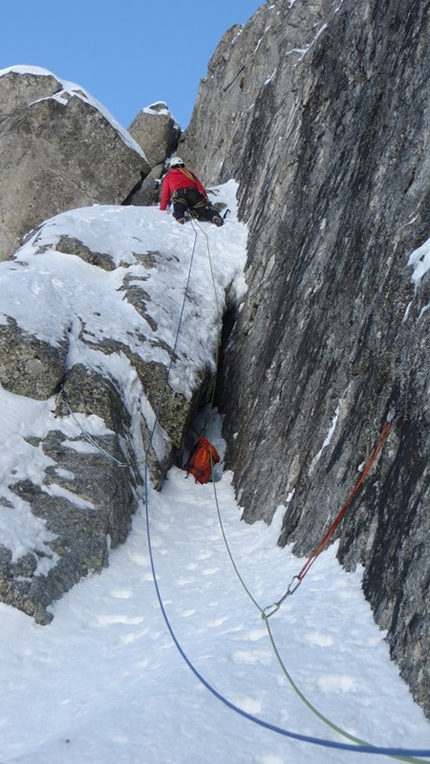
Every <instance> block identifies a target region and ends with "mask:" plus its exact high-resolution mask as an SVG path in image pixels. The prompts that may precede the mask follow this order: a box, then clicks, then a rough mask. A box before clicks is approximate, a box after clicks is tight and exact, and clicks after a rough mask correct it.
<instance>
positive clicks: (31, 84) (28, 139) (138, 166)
mask: <svg viewBox="0 0 430 764" xmlns="http://www.w3.org/2000/svg"><path fill="white" fill-rule="evenodd" d="M0 102H1V106H0V206H1V215H0V260H4V259H6V258H7V257H9V256H10V255H11V254H12V253H13V252H14V251H15V250H16V249H17V247H18V246H19V244H20V243H21V239H22V237H23V236H24V235H25V234H26V233H27V232H28V231H30V230H32V229H33V228H34V227H36V226H37V225H39V224H40V223H42V222H43V221H44V220H46V219H47V218H49V217H52V216H53V215H56V214H57V213H59V212H63V211H65V210H69V209H73V208H75V207H80V206H85V205H90V204H119V203H121V202H122V201H123V200H124V199H125V198H126V197H127V196H128V194H129V193H130V191H131V189H132V188H133V187H134V186H135V185H136V184H137V183H138V182H140V181H141V179H142V177H143V176H145V175H147V174H148V172H149V170H150V167H149V165H148V163H147V161H146V159H145V157H144V155H143V153H142V151H141V150H140V148H139V146H138V145H137V144H136V143H135V142H134V141H133V139H132V138H131V136H129V135H128V134H127V133H126V131H125V130H124V129H123V128H121V127H120V125H119V124H117V123H115V122H114V120H113V119H112V118H111V117H110V115H107V114H106V112H105V111H104V110H103V109H102V108H101V106H100V104H97V102H94V101H93V100H92V99H91V97H90V96H89V95H88V94H87V93H85V92H84V91H82V90H81V89H80V88H78V87H77V86H71V85H70V84H63V83H62V82H60V81H59V80H57V79H56V77H54V76H53V75H52V74H50V73H49V72H47V71H45V70H43V69H40V70H39V69H36V70H30V69H29V70H26V69H25V67H15V68H13V69H9V70H3V72H0Z"/></svg>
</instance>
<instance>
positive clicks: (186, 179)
mask: <svg viewBox="0 0 430 764" xmlns="http://www.w3.org/2000/svg"><path fill="white" fill-rule="evenodd" d="M170 167H171V169H170V170H169V172H168V173H167V175H166V176H165V178H164V180H163V186H162V189H161V198H160V210H165V209H166V207H167V205H168V204H170V203H172V204H173V217H174V218H175V219H176V220H177V221H178V223H185V213H186V212H187V210H190V211H192V212H193V213H195V216H196V217H198V218H200V219H201V220H208V221H210V222H211V223H214V224H215V225H217V226H221V225H223V223H224V221H223V219H222V217H221V216H220V215H219V214H218V212H217V211H216V210H214V208H213V207H212V206H211V204H210V203H209V199H208V195H207V193H206V190H205V188H204V187H203V186H202V184H201V183H200V181H199V179H198V177H197V175H196V174H195V173H194V172H191V170H186V169H185V164H184V162H183V161H182V159H181V158H180V157H174V158H173V159H172V161H171V162H170Z"/></svg>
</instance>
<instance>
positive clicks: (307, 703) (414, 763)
mask: <svg viewBox="0 0 430 764" xmlns="http://www.w3.org/2000/svg"><path fill="white" fill-rule="evenodd" d="M191 224H192V226H193V227H194V226H197V228H198V229H199V230H200V231H201V232H202V233H203V234H204V236H205V239H206V247H207V253H208V261H209V269H210V274H211V279H212V286H213V291H214V296H215V306H216V323H217V342H216V350H215V362H216V368H218V362H219V347H220V338H221V329H220V327H221V317H220V309H219V302H218V295H217V291H216V284H215V277H214V272H213V267H212V257H211V251H210V245H209V237H208V235H207V233H206V231H205V230H204V229H203V228H202V227H201V226H199V224H198V223H197V222H196V221H193V220H192V219H191ZM215 387H216V385H215V384H214V385H213V390H212V395H211V400H210V414H209V440H210V439H211V434H212V422H213V409H214V400H215ZM213 466H214V465H213V461H212V454H211V469H212V476H213ZM212 485H213V492H214V499H215V506H216V511H217V516H218V522H219V525H220V530H221V534H222V538H223V541H224V545H225V548H226V551H227V554H228V556H229V558H230V562H231V564H232V566H233V569H234V571H235V573H236V576H237V578H238V580H239V581H240V583H241V585H242V587H243V589H244V591H245V592H246V594H247V595H248V597H249V599H250V600H251V602H252V603H253V604H254V606H255V607H256V608H257V610H258V611H259V612H260V615H261V617H262V619H263V620H264V623H265V625H266V629H267V634H268V637H269V640H270V643H271V646H272V649H273V652H274V654H275V657H276V659H277V661H278V663H279V666H280V668H281V670H282V672H283V674H284V676H285V677H286V679H287V680H288V682H289V684H290V686H291V687H292V689H293V690H294V692H295V693H296V694H297V696H298V697H299V698H300V700H301V701H302V702H303V703H304V704H305V706H306V707H307V708H308V709H309V710H310V711H311V712H312V713H313V714H314V715H315V716H316V717H317V718H318V719H320V721H322V722H323V723H324V724H325V725H326V726H327V727H329V728H330V729H332V730H333V731H334V732H337V733H338V734H339V735H341V736H343V737H345V738H347V739H348V740H351V741H352V742H353V743H357V745H365V746H369V749H370V751H369V752H371V749H372V747H373V746H372V744H371V743H367V742H366V741H365V740H362V739H361V738H358V737H355V736H354V735H351V734H350V733H349V732H347V731H346V730H344V729H342V727H338V726H337V724H335V723H334V722H332V721H330V719H328V718H327V717H326V716H324V714H322V713H321V712H320V711H318V709H317V708H315V706H313V705H312V703H311V702H310V701H309V700H308V699H307V698H306V696H305V695H304V694H303V693H302V692H301V690H300V689H299V687H298V686H297V685H296V683H295V682H294V680H293V678H292V677H291V675H290V673H289V671H288V669H287V667H286V666H285V663H284V661H283V659H282V657H281V655H280V653H279V650H278V647H277V645H276V642H275V639H274V636H273V633H272V630H271V628H270V624H269V620H268V617H267V616H266V614H265V612H264V609H263V608H262V607H261V606H260V605H259V603H258V602H257V600H256V599H255V597H254V596H253V594H252V593H251V591H250V589H249V587H248V586H247V584H246V583H245V581H244V579H243V576H242V575H241V573H240V571H239V568H238V567H237V564H236V561H235V559H234V556H233V553H232V551H231V548H230V544H229V542H228V539H227V535H226V532H225V527H224V522H223V519H222V515H221V509H220V505H219V501H218V492H217V488H216V483H215V480H213V481H212ZM390 758H393V759H397V760H398V761H407V762H411V764H426V762H424V760H423V759H416V758H413V757H409V756H390Z"/></svg>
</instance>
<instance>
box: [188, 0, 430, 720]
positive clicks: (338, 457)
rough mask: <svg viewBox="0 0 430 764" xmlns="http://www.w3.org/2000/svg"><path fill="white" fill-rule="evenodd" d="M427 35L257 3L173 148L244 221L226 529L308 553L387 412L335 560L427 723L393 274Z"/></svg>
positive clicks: (370, 15) (418, 445)
mask: <svg viewBox="0 0 430 764" xmlns="http://www.w3.org/2000/svg"><path fill="white" fill-rule="evenodd" d="M429 27H430V23H429V3H428V2H427V1H425V2H422V0H385V1H384V2H380V0H359V2H353V0H343V2H342V0H336V2H331V1H330V2H324V1H323V0H321V1H320V2H305V1H304V0H295V2H288V3H287V2H284V1H283V0H277V1H274V2H271V3H266V4H265V5H263V6H262V7H261V8H260V9H259V11H258V12H257V13H256V14H255V16H254V17H253V18H252V19H251V20H250V22H249V23H248V24H247V25H246V26H245V27H244V28H243V29H242V28H241V27H233V28H232V29H231V30H230V31H229V32H228V33H227V35H226V36H225V37H224V39H223V40H222V41H221V43H220V45H219V47H218V49H217V51H216V52H215V54H214V56H213V58H212V60H211V62H210V64H209V70H208V77H207V79H206V80H203V81H202V83H201V87H200V92H199V96H198V100H197V103H196V107H195V111H194V114H193V118H192V120H191V123H190V126H189V128H188V130H187V131H186V133H185V135H184V136H183V143H182V145H181V146H180V149H179V151H180V153H181V156H184V157H185V158H186V159H187V160H188V161H189V162H190V163H191V164H192V165H193V167H194V168H195V169H196V170H197V172H198V173H199V175H200V176H201V177H202V179H204V181H205V182H208V181H211V182H214V181H220V180H225V179H226V178H228V177H235V178H236V179H237V180H238V181H239V182H240V192H239V193H240V198H241V205H240V209H241V214H242V216H243V218H244V219H245V220H246V221H247V222H248V224H249V227H250V238H249V259H248V269H247V281H248V284H249V291H248V294H247V297H246V301H245V304H244V306H243V310H242V311H241V313H240V315H239V316H238V317H237V322H236V325H235V328H234V330H233V334H232V338H231V339H232V341H231V342H230V343H229V350H228V352H227V353H226V357H225V359H224V364H223V378H222V380H221V382H220V386H221V405H222V407H223V409H224V411H225V413H226V417H225V423H226V425H225V426H226V435H227V438H228V443H229V448H228V459H229V465H230V466H231V468H232V469H233V470H234V473H235V486H236V490H237V494H238V497H239V500H240V503H241V505H242V506H243V508H244V518H245V519H246V520H247V521H248V522H253V521H254V520H257V519H264V520H265V521H267V522H270V520H271V518H272V517H273V514H274V512H275V511H276V509H277V507H279V506H280V505H281V506H284V507H285V517H284V525H283V530H282V534H281V537H280V539H279V543H280V544H281V545H285V544H287V543H291V542H294V549H295V551H297V553H300V554H308V553H310V552H311V551H312V550H313V548H314V546H315V544H316V543H317V542H318V541H319V540H320V538H321V537H322V535H323V533H324V532H325V530H326V529H327V527H328V525H329V523H330V522H331V521H332V520H333V519H334V517H335V516H336V514H337V512H338V511H339V509H340V507H341V506H342V504H343V503H344V501H345V500H346V498H347V496H348V495H349V493H350V491H351V489H352V487H353V485H354V484H355V482H356V480H357V478H358V477H359V475H360V472H359V470H360V468H361V466H362V464H363V462H365V461H366V459H367V458H368V457H369V454H370V452H371V450H372V448H373V446H374V443H375V441H376V440H377V438H378V435H379V432H380V430H381V428H382V426H383V424H384V422H385V419H386V417H387V414H388V412H389V410H390V406H392V404H393V403H396V402H397V403H399V402H400V403H401V406H400V409H399V413H398V416H397V418H396V420H395V424H394V428H393V430H392V433H391V435H390V438H389V440H388V443H387V444H386V446H385V448H384V450H383V453H382V454H381V456H380V457H379V459H378V461H377V463H376V465H374V467H373V469H372V472H371V474H370V475H369V477H368V478H367V480H366V482H365V485H364V487H363V489H362V491H361V492H360V495H359V497H358V498H357V499H356V500H355V501H354V503H353V505H352V506H351V508H350V511H349V513H348V515H347V517H346V519H345V521H344V522H343V524H342V526H341V531H340V548H339V558H340V560H341V561H342V563H343V564H344V565H345V566H346V567H347V568H348V569H353V568H354V567H355V566H356V565H357V564H358V563H362V564H363V565H364V566H365V574H364V582H363V587H364V591H365V594H366V596H367V597H368V599H369V601H370V603H371V605H372V607H373V610H374V614H375V618H376V620H377V622H378V623H379V624H380V625H381V627H382V628H384V629H387V631H388V637H387V638H388V641H389V644H390V648H391V653H392V656H393V657H394V658H395V660H396V661H397V663H398V665H399V667H400V670H401V673H402V675H403V676H404V678H405V679H406V680H407V681H408V682H409V684H410V686H411V689H412V691H413V693H414V696H415V698H416V699H417V701H418V702H420V703H421V704H422V706H423V708H424V710H425V712H426V713H427V715H429V716H430V690H429V687H430V660H429V657H428V654H429V650H428V647H429V641H430V614H429V611H428V604H427V603H428V593H429V586H430V554H429V553H430V542H429V524H430V523H429V514H428V506H429V501H430V468H429V453H430V435H429V432H430V429H429V425H430V409H429V382H428V380H429V358H428V334H429V316H430V313H429V312H428V311H427V308H428V306H429V304H430V275H429V274H427V275H426V276H424V277H423V279H422V280H421V281H420V283H419V284H418V285H417V288H416V289H415V290H414V287H413V284H412V282H411V276H412V268H411V266H409V265H408V259H409V256H410V255H411V253H412V252H413V251H414V250H416V249H417V248H418V247H419V246H420V245H421V244H423V242H425V241H426V240H427V239H428V238H429V237H430V193H429V191H430V187H429V180H428V167H429V166H430V144H429V129H430V106H429V105H430V98H429V95H430V93H429V89H430V85H429V83H430V57H429V56H428V39H429V38H430V28H429ZM233 435H234V436H235V437H233Z"/></svg>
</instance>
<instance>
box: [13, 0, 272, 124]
mask: <svg viewBox="0 0 430 764" xmlns="http://www.w3.org/2000/svg"><path fill="white" fill-rule="evenodd" d="M262 4H263V3H262V2H261V0H217V2H215V3H203V2H201V0H200V2H194V0H188V2H182V3H181V2H179V0H163V1H162V2H159V1H158V2H157V0H150V1H148V0H126V1H125V2H121V0H115V2H113V0H72V2H63V1H62V0H11V2H8V3H6V4H5V5H4V7H3V8H2V12H1V16H2V20H1V27H0V69H5V68H7V67H9V66H14V65H17V64H28V65H30V66H41V67H43V68H45V69H49V70H50V71H51V72H53V74H55V75H56V76H57V77H59V78H61V79H64V80H68V81H70V82H74V83H76V84H78V85H80V86H81V87H83V88H85V89H86V90H88V91H89V92H90V93H91V95H92V96H93V97H94V98H97V99H98V100H99V101H101V102H102V103H103V105H104V106H105V107H106V108H107V109H109V111H110V112H111V113H112V114H113V116H114V117H115V118H116V119H117V120H118V121H119V122H120V123H121V124H122V125H123V126H124V127H128V126H129V125H130V123H131V122H132V120H133V119H134V117H135V116H136V114H137V113H138V112H139V110H140V109H142V108H144V107H145V106H149V105H150V104H151V103H154V102H155V101H166V103H167V105H168V107H169V109H170V110H171V112H172V113H173V115H174V116H175V117H176V119H177V121H178V122H179V124H180V126H181V127H182V129H185V127H186V126H187V124H188V122H189V120H190V117H191V112H192V108H193V105H194V102H195V100H196V96H197V90H198V86H199V81H200V78H201V77H205V76H206V72H207V64H208V62H209V59H210V58H211V56H212V54H213V52H214V50H215V48H216V46H217V44H218V42H219V41H220V39H221V37H222V36H223V34H224V33H225V32H226V31H227V29H229V27H231V26H232V25H233V24H237V23H239V24H245V23H246V22H247V21H248V19H249V18H250V17H251V16H252V15H253V13H254V12H255V11H256V10H257V8H258V7H259V6H260V5H262Z"/></svg>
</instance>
